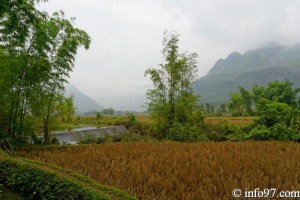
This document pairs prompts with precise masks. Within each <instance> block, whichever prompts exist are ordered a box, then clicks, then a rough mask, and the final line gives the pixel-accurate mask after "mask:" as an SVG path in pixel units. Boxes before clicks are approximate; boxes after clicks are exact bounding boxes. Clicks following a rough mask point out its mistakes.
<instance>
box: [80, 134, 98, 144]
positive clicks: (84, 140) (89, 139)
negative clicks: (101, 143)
mask: <svg viewBox="0 0 300 200" xmlns="http://www.w3.org/2000/svg"><path fill="white" fill-rule="evenodd" d="M98 140H99V137H97V136H96V135H95V134H93V133H87V134H84V136H83V137H81V138H80V140H79V144H92V143H97V142H98Z"/></svg>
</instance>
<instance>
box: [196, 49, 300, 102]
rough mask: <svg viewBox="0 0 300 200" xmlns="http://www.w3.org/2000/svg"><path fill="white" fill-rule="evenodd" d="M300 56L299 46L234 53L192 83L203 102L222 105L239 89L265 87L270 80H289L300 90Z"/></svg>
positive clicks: (220, 60) (219, 61)
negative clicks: (255, 86) (256, 86)
mask: <svg viewBox="0 0 300 200" xmlns="http://www.w3.org/2000/svg"><path fill="white" fill-rule="evenodd" d="M299 55H300V44H297V45H294V46H279V45H273V46H269V47H265V48H259V49H255V50H249V51H247V52H246V53H244V54H240V53H237V52H233V53H231V54H230V55H229V56H228V57H227V58H226V59H219V60H218V61H217V62H216V63H215V65H214V66H213V67H212V68H211V70H210V71H209V73H208V74H207V75H206V76H204V77H202V78H200V79H198V80H197V81H196V82H195V83H194V84H193V89H194V92H195V93H196V94H200V96H201V100H202V102H209V103H211V104H213V105H219V104H221V103H228V101H229V99H230V93H232V92H236V91H238V86H241V87H244V88H246V89H251V87H252V86H253V85H255V84H257V85H262V86H266V85H268V83H269V82H270V81H274V80H279V81H283V80H284V79H289V80H290V81H291V82H292V83H294V86H295V87H299V86H300V79H299V76H300V57H299Z"/></svg>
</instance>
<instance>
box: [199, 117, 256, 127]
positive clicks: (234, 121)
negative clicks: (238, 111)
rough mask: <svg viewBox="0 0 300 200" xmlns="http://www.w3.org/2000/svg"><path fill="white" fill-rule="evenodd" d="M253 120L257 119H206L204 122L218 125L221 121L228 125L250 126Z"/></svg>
mask: <svg viewBox="0 0 300 200" xmlns="http://www.w3.org/2000/svg"><path fill="white" fill-rule="evenodd" d="M255 119H258V117H206V118H205V119H204V122H205V123H212V124H218V123H220V122H221V121H227V122H228V124H235V125H240V126H246V125H249V124H251V123H252V122H253V121H254V120H255Z"/></svg>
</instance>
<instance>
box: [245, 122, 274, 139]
mask: <svg viewBox="0 0 300 200" xmlns="http://www.w3.org/2000/svg"><path fill="white" fill-rule="evenodd" d="M250 135H251V137H252V138H253V139H254V140H271V139H272V135H271V131H270V130H269V129H268V128H267V127H266V126H265V125H262V126H261V125H259V126H257V127H256V128H254V129H252V131H251V132H250Z"/></svg>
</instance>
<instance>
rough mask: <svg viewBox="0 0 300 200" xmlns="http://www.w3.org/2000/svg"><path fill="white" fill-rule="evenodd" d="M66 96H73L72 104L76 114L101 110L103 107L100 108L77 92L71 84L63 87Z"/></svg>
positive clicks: (87, 97) (84, 95)
mask: <svg viewBox="0 0 300 200" xmlns="http://www.w3.org/2000/svg"><path fill="white" fill-rule="evenodd" d="M65 88H66V92H65V95H66V96H70V95H71V94H73V95H74V104H75V107H76V108H77V111H76V112H77V113H84V112H88V111H91V110H97V111H100V110H103V107H102V106H100V105H99V104H98V103H97V102H96V101H94V100H93V99H92V98H90V97H89V96H87V95H86V94H84V93H82V92H81V91H79V90H78V89H77V88H76V87H75V86H74V85H73V84H71V83H69V84H67V85H65Z"/></svg>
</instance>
